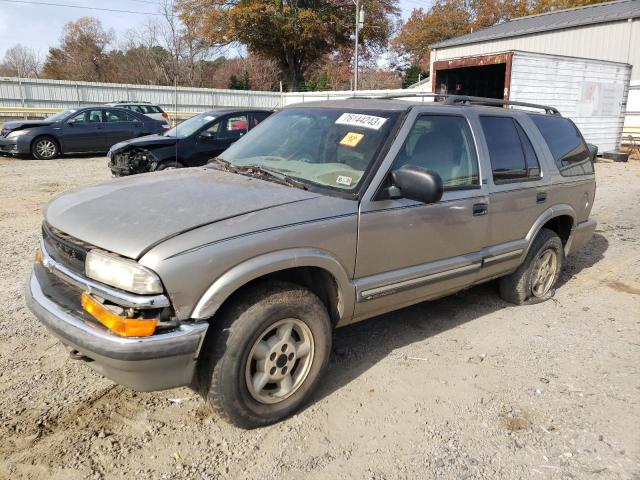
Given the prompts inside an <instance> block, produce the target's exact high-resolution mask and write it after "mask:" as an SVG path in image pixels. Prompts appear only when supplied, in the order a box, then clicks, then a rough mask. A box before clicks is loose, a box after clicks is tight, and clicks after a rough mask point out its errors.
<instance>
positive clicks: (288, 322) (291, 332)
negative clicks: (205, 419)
mask: <svg viewBox="0 0 640 480" xmlns="http://www.w3.org/2000/svg"><path fill="white" fill-rule="evenodd" d="M330 351H331V322H330V320H329V315H328V313H327V310H326V308H325V306H324V304H323V303H322V302H321V301H320V299H319V298H318V297H317V296H316V295H314V294H313V293H312V292H311V291H309V290H307V289H305V288H302V287H299V286H296V285H293V284H287V283H277V284H270V285H269V286H262V287H260V288H257V289H256V290H254V291H253V292H251V293H249V294H248V295H246V296H243V297H242V298H241V299H238V300H237V301H235V302H233V304H232V305H230V306H228V307H227V308H225V309H224V311H223V312H221V315H220V316H219V317H218V316H217V317H216V318H215V319H214V320H213V324H212V328H211V331H210V332H209V334H208V335H207V339H206V340H205V344H204V345H203V350H202V354H201V355H202V357H201V361H200V362H201V363H200V364H199V366H198V387H199V390H200V392H201V394H202V395H203V397H204V398H205V399H206V400H207V402H208V403H209V404H210V405H211V407H212V408H213V409H214V410H215V411H216V412H218V414H219V415H220V416H222V417H223V418H225V419H226V420H227V421H229V422H231V423H233V424H235V425H237V426H239V427H242V428H255V427H260V426H264V425H268V424H271V423H274V422H277V421H279V420H281V419H283V418H286V417H288V416H290V415H292V414H293V413H295V412H296V411H298V410H299V409H300V408H301V406H302V405H303V404H304V402H305V401H306V400H308V398H309V396H310V395H311V393H312V392H313V390H314V388H315V387H316V386H317V384H318V381H319V379H320V376H321V374H322V372H323V371H324V370H325V368H326V365H327V362H328V360H329V354H330Z"/></svg>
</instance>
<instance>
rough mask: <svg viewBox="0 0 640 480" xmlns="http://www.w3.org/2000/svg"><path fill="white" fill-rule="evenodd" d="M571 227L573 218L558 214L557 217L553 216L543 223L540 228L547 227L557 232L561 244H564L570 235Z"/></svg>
mask: <svg viewBox="0 0 640 480" xmlns="http://www.w3.org/2000/svg"><path fill="white" fill-rule="evenodd" d="M572 227H573V218H571V217H570V216H569V215H560V216H559V217H554V218H552V219H551V220H549V221H548V222H547V223H545V224H544V225H543V226H542V228H548V229H549V230H553V231H554V232H556V233H557V234H558V236H559V237H560V240H562V245H566V244H567V241H568V240H569V235H571V228H572Z"/></svg>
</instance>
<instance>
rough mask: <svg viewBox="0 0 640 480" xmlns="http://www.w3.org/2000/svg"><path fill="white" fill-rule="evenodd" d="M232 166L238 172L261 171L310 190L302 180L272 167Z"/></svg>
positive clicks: (282, 181)
mask: <svg viewBox="0 0 640 480" xmlns="http://www.w3.org/2000/svg"><path fill="white" fill-rule="evenodd" d="M223 161H224V160H223ZM227 163H228V162H227ZM232 168H235V169H236V170H235V171H236V172H237V173H240V174H246V173H250V172H255V173H259V174H262V175H265V176H267V177H270V178H272V179H275V180H277V181H278V183H282V184H284V185H289V186H291V187H295V188H300V189H302V190H309V187H307V186H306V185H305V184H304V183H303V182H301V181H300V180H298V179H297V178H294V177H290V176H288V175H285V174H284V173H281V172H278V171H276V170H271V169H269V168H265V167H259V166H257V165H246V166H245V165H243V166H242V167H238V166H233V167H232Z"/></svg>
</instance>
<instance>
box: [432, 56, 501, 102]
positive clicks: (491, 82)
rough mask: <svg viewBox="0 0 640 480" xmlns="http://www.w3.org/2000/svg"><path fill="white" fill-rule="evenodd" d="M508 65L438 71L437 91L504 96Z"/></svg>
mask: <svg viewBox="0 0 640 480" xmlns="http://www.w3.org/2000/svg"><path fill="white" fill-rule="evenodd" d="M506 70H507V65H506V64H504V63H501V64H497V65H485V66H482V67H463V68H452V69H450V70H442V71H440V72H437V79H436V91H437V92H438V93H442V94H450V95H473V96H476V97H488V98H503V97H504V76H505V73H506Z"/></svg>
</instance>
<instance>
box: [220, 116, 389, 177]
mask: <svg viewBox="0 0 640 480" xmlns="http://www.w3.org/2000/svg"><path fill="white" fill-rule="evenodd" d="M397 117H398V113H397V112H388V111H379V110H376V111H366V110H357V111H354V110H349V109H337V108H291V109H287V110H283V111H281V112H279V113H276V114H275V115H272V116H271V117H269V118H268V119H266V120H265V121H264V122H262V123H261V124H260V125H259V126H258V127H256V128H254V129H253V130H251V131H249V133H248V134H247V135H245V137H243V138H242V139H241V140H240V141H238V142H236V143H234V144H233V145H232V146H231V147H229V149H227V150H226V151H225V152H224V153H223V154H222V155H220V158H221V159H223V160H226V161H227V162H229V163H231V164H232V165H233V166H236V167H247V166H254V167H262V168H266V169H269V170H272V171H276V172H279V173H282V174H285V175H287V176H288V177H291V178H295V179H297V180H302V181H304V182H309V183H314V184H318V185H322V186H326V187H331V188H337V189H341V190H353V189H355V188H356V187H357V186H358V184H359V183H360V180H361V179H362V177H363V176H364V172H365V171H366V170H367V168H368V167H369V165H371V163H372V162H373V160H374V158H375V157H376V156H377V154H378V152H379V151H380V149H381V148H382V145H383V144H384V142H385V140H386V139H387V137H388V136H389V132H390V131H391V128H392V127H393V125H394V124H395V122H396V119H397Z"/></svg>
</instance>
